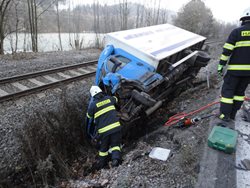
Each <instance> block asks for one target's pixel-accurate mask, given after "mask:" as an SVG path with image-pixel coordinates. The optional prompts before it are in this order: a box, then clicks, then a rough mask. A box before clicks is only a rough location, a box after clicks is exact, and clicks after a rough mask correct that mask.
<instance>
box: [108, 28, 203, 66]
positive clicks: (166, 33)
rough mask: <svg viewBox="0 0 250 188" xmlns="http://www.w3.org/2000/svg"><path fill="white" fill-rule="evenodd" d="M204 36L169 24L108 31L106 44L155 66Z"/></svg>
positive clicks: (199, 40) (201, 39)
mask: <svg viewBox="0 0 250 188" xmlns="http://www.w3.org/2000/svg"><path fill="white" fill-rule="evenodd" d="M205 39H206V38H205V37H203V36H200V35H197V34H195V33H192V32H189V31H186V30H184V29H181V28H178V27H175V26H173V25H170V24H162V25H156V26H150V27H144V28H137V29H131V30H126V31H119V32H114V33H108V34H107V35H106V37H105V43H106V45H109V44H111V45H114V47H115V48H121V49H123V50H125V51H127V52H128V53H130V54H132V55H133V56H135V57H137V58H139V59H141V60H142V61H145V62H146V63H148V64H150V65H152V66H153V67H155V68H157V66H158V64H159V61H160V60H162V59H165V58H167V57H169V56H171V55H173V54H175V53H177V52H180V51H182V50H183V49H185V48H188V47H190V46H192V45H195V44H197V43H199V42H201V41H204V40H205Z"/></svg>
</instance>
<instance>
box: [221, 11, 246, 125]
mask: <svg viewBox="0 0 250 188" xmlns="http://www.w3.org/2000/svg"><path fill="white" fill-rule="evenodd" d="M240 21H241V26H240V27H238V28H236V29H234V30H233V31H232V32H231V34H230V35H229V37H228V39H227V41H226V43H225V44H224V46H223V52H222V54H221V57H220V62H219V64H218V73H219V74H220V75H222V74H223V68H224V66H225V65H226V64H228V67H227V73H226V75H225V77H224V83H223V86H222V90H221V100H220V115H219V118H220V119H221V120H223V121H222V122H223V123H224V125H225V126H227V123H226V122H229V121H230V119H232V120H234V119H235V115H236V113H237V111H238V110H239V109H240V107H241V105H242V103H243V101H244V93H245V90H246V88H247V86H248V84H249V83H250V8H248V9H246V10H245V11H244V13H243V15H242V16H241V18H240Z"/></svg>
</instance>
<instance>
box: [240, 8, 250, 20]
mask: <svg viewBox="0 0 250 188" xmlns="http://www.w3.org/2000/svg"><path fill="white" fill-rule="evenodd" d="M246 19H247V20H250V8H247V9H246V10H245V11H244V12H243V14H242V15H241V17H240V21H244V20H246Z"/></svg>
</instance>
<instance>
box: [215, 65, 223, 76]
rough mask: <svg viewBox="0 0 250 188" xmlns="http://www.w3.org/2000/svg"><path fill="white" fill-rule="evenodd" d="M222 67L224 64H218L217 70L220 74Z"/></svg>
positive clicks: (221, 73)
mask: <svg viewBox="0 0 250 188" xmlns="http://www.w3.org/2000/svg"><path fill="white" fill-rule="evenodd" d="M223 68H224V65H221V64H218V68H217V71H218V74H219V75H220V76H223Z"/></svg>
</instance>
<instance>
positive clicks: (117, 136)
mask: <svg viewBox="0 0 250 188" xmlns="http://www.w3.org/2000/svg"><path fill="white" fill-rule="evenodd" d="M120 145H121V131H118V132H115V133H112V134H110V135H107V136H104V137H103V138H102V137H101V140H100V149H99V162H100V163H102V164H106V163H107V162H108V151H109V148H111V151H112V153H111V159H112V160H114V159H117V160H119V161H120V160H121V148H120Z"/></svg>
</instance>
